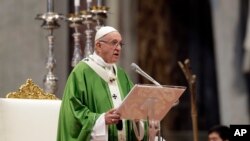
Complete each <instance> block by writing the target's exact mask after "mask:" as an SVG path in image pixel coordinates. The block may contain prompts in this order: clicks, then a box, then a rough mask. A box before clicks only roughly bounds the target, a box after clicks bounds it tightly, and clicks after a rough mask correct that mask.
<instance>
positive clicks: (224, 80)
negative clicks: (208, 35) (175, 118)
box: [211, 0, 249, 125]
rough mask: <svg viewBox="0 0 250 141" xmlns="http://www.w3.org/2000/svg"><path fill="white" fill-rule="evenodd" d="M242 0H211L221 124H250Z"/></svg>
mask: <svg viewBox="0 0 250 141" xmlns="http://www.w3.org/2000/svg"><path fill="white" fill-rule="evenodd" d="M239 2H240V1H235V0H211V5H212V15H213V20H212V21H213V27H214V30H213V32H214V43H215V52H216V64H217V78H218V90H219V107H220V109H219V110H220V120H221V124H225V125H229V124H249V113H248V112H247V109H248V108H249V107H248V106H247V89H246V83H245V81H244V75H243V73H242V70H241V68H242V67H241V63H242V60H241V58H240V57H241V55H240V53H239V52H240V50H241V49H242V46H240V45H239V42H238V41H239V36H238V35H239V19H240V18H239V15H240V13H239V11H240V6H239Z"/></svg>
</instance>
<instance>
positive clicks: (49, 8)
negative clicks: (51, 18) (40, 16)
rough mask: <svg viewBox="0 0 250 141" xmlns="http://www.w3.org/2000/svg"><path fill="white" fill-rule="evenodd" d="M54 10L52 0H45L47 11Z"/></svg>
mask: <svg viewBox="0 0 250 141" xmlns="http://www.w3.org/2000/svg"><path fill="white" fill-rule="evenodd" d="M53 11H54V0H47V12H53Z"/></svg>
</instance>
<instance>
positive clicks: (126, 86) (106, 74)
mask: <svg viewBox="0 0 250 141" xmlns="http://www.w3.org/2000/svg"><path fill="white" fill-rule="evenodd" d="M121 49H122V37H121V35H120V33H119V32H118V31H117V30H116V29H114V28H113V27H109V26H105V27H102V28H100V29H99V30H98V31H97V33H96V36H95V52H94V53H93V55H90V56H89V57H87V58H84V59H83V60H82V61H81V62H79V63H78V65H76V66H75V68H74V69H73V71H72V72H71V74H70V76H69V77H68V80H67V83H66V86H65V90H64V96H63V99H62V105H61V110H60V117H59V125H58V137H57V141H90V140H91V141H132V140H136V138H135V134H134V131H133V130H132V124H131V123H130V122H128V121H125V120H121V119H120V115H119V114H117V113H116V108H117V107H118V106H119V105H120V104H121V102H122V100H123V99H124V97H125V96H126V95H127V94H128V92H129V91H130V89H131V88H132V86H133V84H132V82H131V80H130V79H129V77H128V76H127V74H126V73H125V71H124V70H123V69H121V68H120V67H117V66H116V64H115V63H117V61H118V60H119V57H120V55H121ZM145 140H146V139H145Z"/></svg>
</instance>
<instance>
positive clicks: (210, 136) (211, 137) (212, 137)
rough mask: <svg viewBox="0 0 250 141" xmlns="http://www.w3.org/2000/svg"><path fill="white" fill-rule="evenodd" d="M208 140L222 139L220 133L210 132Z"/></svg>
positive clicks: (217, 140)
mask: <svg viewBox="0 0 250 141" xmlns="http://www.w3.org/2000/svg"><path fill="white" fill-rule="evenodd" d="M208 141H223V140H222V139H221V137H220V135H219V134H218V133H216V132H212V133H210V134H209V135H208Z"/></svg>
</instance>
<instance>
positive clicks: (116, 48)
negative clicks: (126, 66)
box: [96, 32, 122, 63]
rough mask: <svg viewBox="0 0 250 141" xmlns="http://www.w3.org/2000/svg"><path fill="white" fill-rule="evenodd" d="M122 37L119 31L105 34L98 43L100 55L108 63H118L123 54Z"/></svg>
mask: <svg viewBox="0 0 250 141" xmlns="http://www.w3.org/2000/svg"><path fill="white" fill-rule="evenodd" d="M121 45H122V37H121V35H120V33H118V32H111V33H109V34H107V35H105V36H104V37H103V38H101V39H100V40H99V41H98V42H97V43H96V49H97V52H98V55H99V56H101V57H102V58H103V60H104V61H105V62H106V63H116V62H117V61H118V60H119V57H120V54H121Z"/></svg>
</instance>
